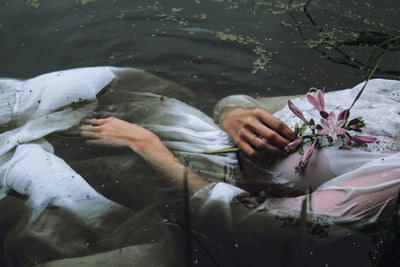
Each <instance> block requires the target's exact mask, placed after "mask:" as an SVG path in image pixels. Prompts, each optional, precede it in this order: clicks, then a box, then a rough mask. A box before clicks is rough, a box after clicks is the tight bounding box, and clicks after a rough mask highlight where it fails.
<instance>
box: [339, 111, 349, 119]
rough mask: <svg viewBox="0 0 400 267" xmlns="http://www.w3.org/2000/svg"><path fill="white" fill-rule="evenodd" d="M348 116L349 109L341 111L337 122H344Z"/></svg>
mask: <svg viewBox="0 0 400 267" xmlns="http://www.w3.org/2000/svg"><path fill="white" fill-rule="evenodd" d="M349 116H350V110H349V109H345V110H342V111H341V112H340V113H339V115H338V120H339V121H340V120H346V121H347V119H348V118H349Z"/></svg>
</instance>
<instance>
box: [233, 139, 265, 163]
mask: <svg viewBox="0 0 400 267" xmlns="http://www.w3.org/2000/svg"><path fill="white" fill-rule="evenodd" d="M236 145H237V146H238V148H239V149H240V151H242V152H243V153H244V154H246V156H248V157H250V158H259V159H264V158H265V155H263V154H262V153H260V152H258V151H257V150H255V149H254V148H253V147H251V146H250V145H249V144H248V143H246V142H244V141H242V142H239V143H237V144H236Z"/></svg>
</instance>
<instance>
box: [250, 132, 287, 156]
mask: <svg viewBox="0 0 400 267" xmlns="http://www.w3.org/2000/svg"><path fill="white" fill-rule="evenodd" d="M245 138H246V141H248V143H249V144H250V145H251V146H252V147H254V148H255V149H257V150H258V151H259V152H261V153H262V154H264V156H263V157H264V158H265V156H266V155H267V156H285V155H287V153H286V152H285V151H283V150H282V149H280V148H278V147H276V146H274V145H272V144H268V143H266V142H265V141H263V140H262V139H260V138H259V137H257V136H255V135H254V134H250V135H248V136H246V137H245Z"/></svg>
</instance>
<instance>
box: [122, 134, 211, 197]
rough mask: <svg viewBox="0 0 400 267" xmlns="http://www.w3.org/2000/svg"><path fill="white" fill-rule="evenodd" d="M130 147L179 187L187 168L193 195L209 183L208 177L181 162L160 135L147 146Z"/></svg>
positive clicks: (181, 185)
mask: <svg viewBox="0 0 400 267" xmlns="http://www.w3.org/2000/svg"><path fill="white" fill-rule="evenodd" d="M130 147H131V148H132V149H133V150H134V151H135V152H137V153H138V154H139V155H140V156H141V157H142V158H143V159H144V160H145V161H146V162H147V163H148V164H149V165H151V166H152V167H153V168H155V169H156V170H157V171H158V172H159V173H160V174H161V175H163V176H165V177H167V178H168V179H169V182H170V183H171V184H174V185H176V186H178V187H181V188H183V183H184V173H185V169H186V170H187V174H186V175H187V182H188V189H189V194H190V195H193V194H194V193H195V192H197V191H198V190H200V189H201V188H203V187H205V186H207V185H208V184H209V182H208V181H207V180H206V179H204V178H203V177H201V176H200V175H198V174H197V173H195V172H193V171H192V170H190V169H189V168H186V167H185V166H184V165H183V164H182V163H180V162H179V160H178V159H177V158H176V157H174V155H173V154H172V153H171V152H170V151H169V150H168V149H167V148H166V147H165V145H164V144H163V143H162V142H161V141H160V139H159V138H158V137H157V138H154V141H153V142H151V143H148V144H147V145H146V146H143V147H140V148H137V147H135V146H134V145H131V146H130Z"/></svg>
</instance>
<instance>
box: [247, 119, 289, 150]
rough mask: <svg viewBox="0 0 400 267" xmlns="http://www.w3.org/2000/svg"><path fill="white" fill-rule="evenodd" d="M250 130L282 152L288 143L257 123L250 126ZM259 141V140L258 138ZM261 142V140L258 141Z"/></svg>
mask: <svg viewBox="0 0 400 267" xmlns="http://www.w3.org/2000/svg"><path fill="white" fill-rule="evenodd" d="M252 130H253V131H254V132H255V133H256V134H257V135H259V136H262V137H264V138H265V139H267V140H268V142H269V143H270V144H272V145H274V146H276V147H279V148H281V149H282V150H283V149H284V148H285V147H286V146H287V145H288V144H289V143H290V142H289V141H288V140H287V139H285V138H283V137H282V136H281V135H280V134H278V133H277V132H275V131H273V130H271V129H269V128H268V127H266V126H265V125H264V124H262V123H260V122H258V123H255V124H253V125H252ZM258 139H260V138H258ZM260 140H261V139H260Z"/></svg>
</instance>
